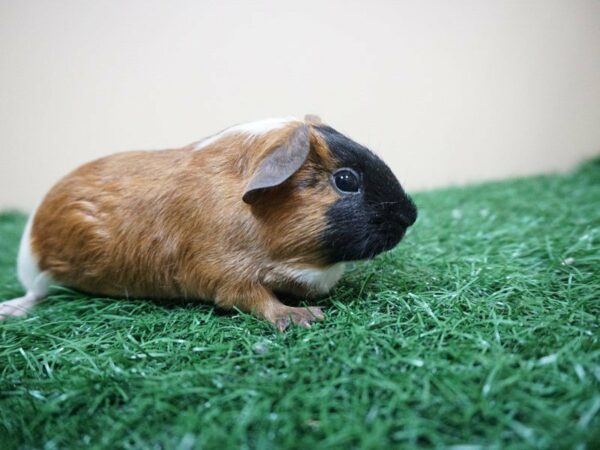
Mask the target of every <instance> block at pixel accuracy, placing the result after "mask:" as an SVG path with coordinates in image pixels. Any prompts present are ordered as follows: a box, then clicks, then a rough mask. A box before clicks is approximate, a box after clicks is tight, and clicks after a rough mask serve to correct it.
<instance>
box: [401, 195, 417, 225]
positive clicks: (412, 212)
mask: <svg viewBox="0 0 600 450" xmlns="http://www.w3.org/2000/svg"><path fill="white" fill-rule="evenodd" d="M397 217H398V221H399V222H400V223H401V224H402V225H403V226H404V227H405V228H408V227H410V226H411V225H413V224H414V223H415V222H416V221H417V207H416V205H415V202H413V201H412V199H411V198H410V197H408V196H407V197H406V198H405V199H404V201H402V202H401V203H400V208H399V209H398V213H397Z"/></svg>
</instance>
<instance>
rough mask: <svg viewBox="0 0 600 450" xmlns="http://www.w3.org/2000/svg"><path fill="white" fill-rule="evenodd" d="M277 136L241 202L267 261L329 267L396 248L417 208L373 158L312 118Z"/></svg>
mask: <svg viewBox="0 0 600 450" xmlns="http://www.w3.org/2000/svg"><path fill="white" fill-rule="evenodd" d="M277 133H279V134H280V135H281V137H280V138H279V139H276V140H271V142H276V143H277V144H276V145H272V146H271V148H269V149H266V150H265V151H264V152H263V155H262V156H261V158H259V161H258V162H257V163H256V164H255V165H254V167H253V168H252V170H251V171H250V172H251V173H250V176H249V180H248V181H247V184H246V187H245V190H244V192H243V196H242V198H243V201H244V202H245V203H247V204H248V205H249V207H250V209H251V211H252V213H253V215H254V216H255V218H256V220H257V221H258V223H259V224H260V227H261V231H262V238H263V239H264V240H265V242H267V244H268V247H269V249H270V252H271V255H272V256H273V257H274V258H276V259H278V258H282V259H286V260H293V261H295V262H298V263H309V264H321V265H329V264H334V263H338V262H345V261H356V260H363V259H369V258H372V257H374V256H376V255H378V254H379V253H381V252H384V251H386V250H390V249H391V248H393V247H394V246H396V244H398V242H400V240H401V239H402V238H403V236H404V234H405V232H406V229H407V228H408V227H409V226H411V225H412V224H413V223H414V222H415V220H416V218H417V209H416V207H415V204H414V203H413V201H412V200H411V199H410V197H409V196H408V195H407V194H406V193H405V192H404V190H403V189H402V187H401V185H400V183H399V182H398V180H397V179H396V177H395V176H394V174H393V173H392V171H391V170H390V168H389V167H388V166H387V165H386V164H385V163H384V162H383V161H382V160H381V159H380V158H379V157H377V156H376V155H375V154H374V153H372V152H371V151H370V150H369V149H367V148H366V147H364V146H362V145H360V144H358V143H356V142H354V141H353V140H351V139H349V138H348V137H346V136H344V135H343V134H341V133H339V132H338V131H336V130H334V129H333V128H331V127H329V126H326V125H323V124H322V123H320V121H319V120H318V118H316V117H315V116H307V118H306V121H305V122H304V123H303V122H297V123H295V124H294V125H290V126H289V127H287V128H285V129H282V130H278V131H277Z"/></svg>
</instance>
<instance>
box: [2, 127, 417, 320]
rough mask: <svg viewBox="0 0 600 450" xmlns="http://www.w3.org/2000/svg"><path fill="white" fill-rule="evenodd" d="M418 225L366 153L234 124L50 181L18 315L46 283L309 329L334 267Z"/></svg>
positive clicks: (25, 241) (30, 245)
mask: <svg viewBox="0 0 600 450" xmlns="http://www.w3.org/2000/svg"><path fill="white" fill-rule="evenodd" d="M416 217H417V210H416V207H415V205H414V203H413V201H412V200H411V199H410V197H409V196H408V195H407V194H406V193H405V192H404V190H403V189H402V187H401V186H400V183H399V182H398V180H397V179H396V177H395V176H394V174H393V173H392V171H391V170H390V169H389V168H388V166H387V165H386V164H385V163H384V162H383V161H382V160H381V159H379V158H378V157H377V156H376V155H375V154H374V153H372V152H371V151H370V150H368V149H367V148H366V147H364V146H362V145H360V144H358V143H356V142H354V141H352V140H351V139H349V138H348V137H346V136H345V135H343V134H341V133H339V132H338V131H336V130H334V129H333V128H331V127H330V126H327V125H324V124H323V123H321V121H320V120H319V119H318V118H317V117H316V116H306V117H305V119H304V120H298V119H270V120H264V121H258V122H253V123H248V124H242V125H236V126H233V127H230V128H227V129H225V130H224V131H221V132H220V133H217V134H215V135H213V136H210V137H208V138H206V139H204V140H201V141H198V142H196V143H193V144H190V145H188V146H186V147H183V148H177V149H169V150H152V151H131V152H124V153H116V154H113V155H111V156H107V157H104V158H101V159H98V160H96V161H92V162H90V163H87V164H84V165H83V166H81V167H79V168H78V169H76V170H75V171H73V172H71V173H70V174H69V175H67V176H65V177H64V178H63V179H62V180H60V181H59V182H58V183H57V184H56V185H55V186H54V187H53V188H52V189H51V190H50V191H49V192H48V194H47V195H46V197H45V198H44V200H43V201H42V203H41V204H40V205H39V206H38V208H37V210H36V211H35V213H34V214H32V216H31V217H30V219H29V222H28V223H27V225H26V227H25V232H24V235H23V237H22V240H21V246H20V249H19V255H18V262H17V273H18V277H19V280H20V281H21V283H22V285H23V286H24V288H25V289H26V291H27V293H26V295H25V296H23V297H20V298H17V299H13V300H9V301H6V302H4V303H1V304H0V316H2V317H7V316H20V315H23V314H26V313H27V311H28V310H29V309H30V308H31V307H32V306H33V305H35V304H36V303H38V302H39V301H40V300H42V299H43V298H44V297H46V296H47V295H48V291H49V288H50V286H51V285H62V286H68V287H71V288H74V289H77V290H80V291H83V292H87V293H90V294H98V295H103V296H110V297H121V298H122V297H137V298H163V299H165V298H167V299H194V300H195V299H198V300H205V301H207V300H210V301H212V302H214V304H215V305H216V306H218V307H220V308H224V309H232V308H239V309H240V310H242V311H245V312H248V313H251V314H253V315H255V316H256V317H259V318H263V319H266V320H268V321H269V322H271V323H273V324H274V325H275V326H276V327H277V328H279V329H280V330H284V329H286V328H287V327H288V326H289V325H290V323H294V324H297V325H300V326H304V327H310V324H311V323H312V322H313V321H315V320H322V319H323V312H322V311H321V309H320V308H317V307H291V306H288V305H285V304H283V303H282V302H281V301H280V300H279V298H278V296H279V297H281V296H285V295H286V294H288V295H295V296H302V297H305V298H308V297H312V296H315V295H322V294H325V293H327V292H328V291H330V289H332V287H333V286H334V285H335V284H336V283H337V282H338V280H339V279H340V277H341V276H342V274H343V271H344V263H345V262H348V261H357V260H365V259H369V258H373V257H374V256H375V255H377V254H379V253H381V252H384V251H386V250H389V249H391V248H393V247H394V246H395V245H396V244H397V243H398V242H399V241H400V240H401V239H402V237H403V236H404V233H405V231H406V229H407V227H409V226H410V225H412V224H413V223H414V222H415V220H416Z"/></svg>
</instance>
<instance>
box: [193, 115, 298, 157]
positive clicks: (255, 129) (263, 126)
mask: <svg viewBox="0 0 600 450" xmlns="http://www.w3.org/2000/svg"><path fill="white" fill-rule="evenodd" d="M297 120H298V119H296V118H294V117H283V118H273V119H263V120H257V121H256V122H248V123H242V124H238V125H234V126H232V127H229V128H226V129H225V130H223V131H221V132H219V133H217V134H213V135H212V136H209V137H207V138H205V139H202V140H201V141H198V142H197V143H195V144H193V149H194V150H202V149H203V148H206V147H208V146H209V145H212V144H214V143H215V142H217V141H219V140H220V139H222V138H224V137H225V136H229V135H231V134H233V133H244V134H247V135H248V136H250V137H251V136H260V135H262V134H265V133H268V132H269V131H271V130H276V129H278V128H282V127H284V126H285V125H287V124H288V123H290V122H294V121H297Z"/></svg>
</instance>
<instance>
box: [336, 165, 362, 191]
mask: <svg viewBox="0 0 600 450" xmlns="http://www.w3.org/2000/svg"><path fill="white" fill-rule="evenodd" d="M333 183H334V184H335V187H336V188H337V189H338V190H339V191H340V192H344V193H353V192H358V191H359V189H360V180H359V178H358V174H357V173H356V172H355V171H354V170H352V169H340V170H338V171H337V172H335V173H334V174H333Z"/></svg>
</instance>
